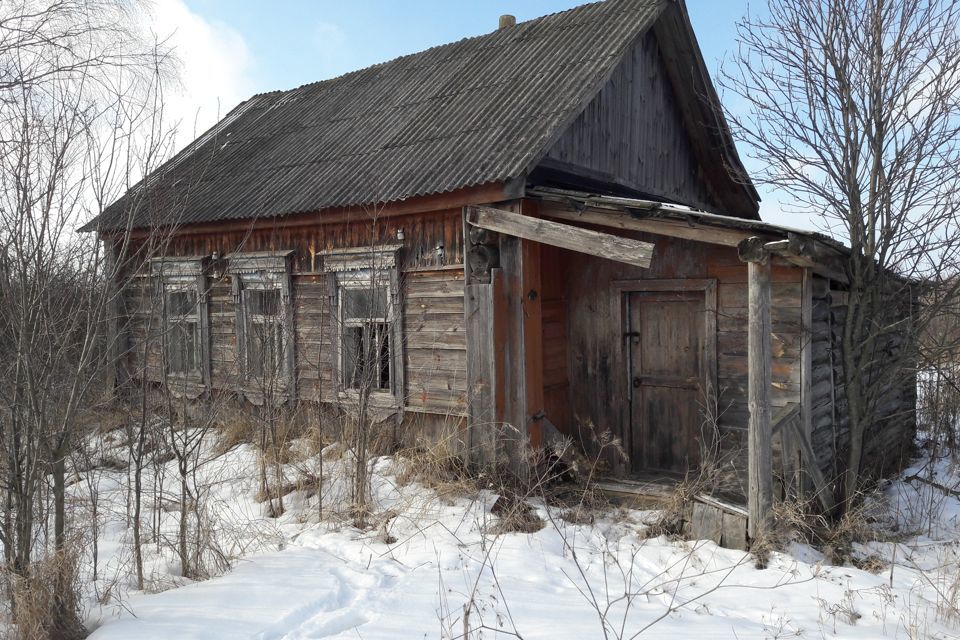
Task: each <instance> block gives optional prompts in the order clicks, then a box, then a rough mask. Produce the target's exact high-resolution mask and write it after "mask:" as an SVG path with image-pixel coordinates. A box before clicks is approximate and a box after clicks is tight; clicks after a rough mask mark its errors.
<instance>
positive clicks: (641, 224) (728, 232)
mask: <svg viewBox="0 0 960 640" xmlns="http://www.w3.org/2000/svg"><path fill="white" fill-rule="evenodd" d="M540 210H541V215H543V216H545V217H548V218H554V219H556V220H565V221H567V222H580V223H584V224H595V225H598V226H602V227H610V228H612V229H623V230H626V231H641V232H644V233H655V234H657V235H661V236H668V237H671V238H682V239H683V240H694V241H696V242H706V243H708V244H719V245H723V246H725V247H736V246H737V245H739V244H740V243H741V242H742V241H743V240H744V239H746V238H749V237H750V235H751V233H750V232H749V231H740V230H738V229H724V228H722V227H711V226H708V225H702V224H696V223H692V222H687V221H683V220H673V219H668V218H656V217H652V216H651V217H637V216H633V215H631V214H630V213H628V212H626V211H621V210H614V209H586V210H584V211H582V212H578V211H571V210H569V209H566V208H559V207H557V206H546V205H544V206H542V207H541V209H540Z"/></svg>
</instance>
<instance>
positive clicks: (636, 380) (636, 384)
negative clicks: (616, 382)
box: [633, 377, 642, 389]
mask: <svg viewBox="0 0 960 640" xmlns="http://www.w3.org/2000/svg"><path fill="white" fill-rule="evenodd" d="M641 384H642V382H641V381H640V378H639V377H637V378H634V379H633V388H634V389H639V388H640V385H641Z"/></svg>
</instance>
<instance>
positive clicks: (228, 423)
mask: <svg viewBox="0 0 960 640" xmlns="http://www.w3.org/2000/svg"><path fill="white" fill-rule="evenodd" d="M215 426H216V429H217V436H218V437H217V441H216V443H215V444H214V453H215V454H216V455H222V454H224V453H226V452H227V451H230V450H231V449H233V448H234V447H236V446H239V445H241V444H253V443H255V442H256V441H257V424H256V421H255V420H254V418H253V416H252V415H251V414H250V413H249V412H248V411H243V410H240V409H235V408H231V409H224V410H223V411H222V412H220V414H219V415H218V416H217V419H216V422H215Z"/></svg>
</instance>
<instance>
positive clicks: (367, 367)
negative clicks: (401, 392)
mask: <svg viewBox="0 0 960 640" xmlns="http://www.w3.org/2000/svg"><path fill="white" fill-rule="evenodd" d="M341 346H342V354H343V382H344V385H345V386H346V387H348V388H351V389H367V388H369V389H371V390H375V391H390V325H389V324H388V323H386V322H361V323H360V324H359V325H356V326H347V327H344V328H343V332H342V343H341Z"/></svg>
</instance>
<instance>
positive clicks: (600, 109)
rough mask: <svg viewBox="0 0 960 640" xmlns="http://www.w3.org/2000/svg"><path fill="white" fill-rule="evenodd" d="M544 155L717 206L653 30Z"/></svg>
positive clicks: (668, 195) (624, 181)
mask: <svg viewBox="0 0 960 640" xmlns="http://www.w3.org/2000/svg"><path fill="white" fill-rule="evenodd" d="M546 158H547V159H553V160H559V161H561V162H563V163H566V164H570V165H573V166H576V167H583V168H585V169H589V170H591V171H593V172H598V173H602V174H607V175H609V176H612V177H613V178H614V179H616V180H617V181H619V182H621V183H622V184H624V185H625V186H629V187H631V188H633V189H636V190H638V191H642V192H644V193H648V194H649V195H651V196H660V197H663V198H666V199H670V200H675V201H677V202H680V203H683V204H687V205H691V206H694V207H698V208H703V209H717V208H718V203H716V202H715V201H714V199H713V198H712V197H711V195H710V192H709V190H708V189H707V187H706V186H705V185H706V180H705V179H704V178H703V176H702V172H701V171H700V168H699V164H698V160H697V158H696V156H695V154H694V151H693V149H692V147H691V144H690V141H689V138H688V135H687V132H686V128H685V124H684V121H683V117H682V115H681V114H680V112H679V107H678V106H677V102H676V100H675V98H674V96H673V89H672V87H671V86H670V80H669V78H668V77H667V74H666V72H665V70H664V69H663V61H662V59H661V57H660V52H659V46H658V43H657V39H656V37H655V36H654V35H653V33H648V34H646V35H644V36H643V37H642V38H641V39H640V40H639V41H638V42H637V43H636V44H634V45H633V47H632V49H631V50H630V51H629V52H628V54H627V55H626V56H625V57H624V60H623V62H622V63H621V64H620V66H619V67H618V68H617V69H616V71H614V73H613V76H612V77H611V78H610V80H609V82H608V83H607V85H606V86H605V87H604V88H603V89H602V90H601V91H600V93H599V94H598V95H597V96H596V97H595V98H594V99H593V101H591V102H590V103H589V104H588V105H587V107H586V109H585V110H584V112H583V113H581V114H580V116H578V117H577V119H576V120H575V121H574V122H573V124H572V125H571V126H570V127H569V128H568V129H567V131H566V132H565V133H564V134H563V135H562V136H561V137H560V138H559V139H558V140H557V142H556V143H555V144H554V146H553V148H552V149H551V150H550V151H549V152H548V153H547V155H546Z"/></svg>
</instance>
